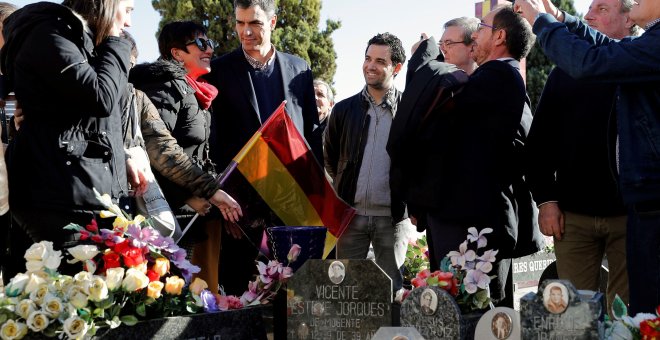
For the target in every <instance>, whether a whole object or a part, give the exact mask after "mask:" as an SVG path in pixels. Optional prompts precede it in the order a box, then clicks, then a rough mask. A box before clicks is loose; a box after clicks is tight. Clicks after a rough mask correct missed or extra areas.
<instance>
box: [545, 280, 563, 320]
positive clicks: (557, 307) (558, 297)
mask: <svg viewBox="0 0 660 340" xmlns="http://www.w3.org/2000/svg"><path fill="white" fill-rule="evenodd" d="M543 305H544V306H545V309H547V310H548V312H550V313H552V314H559V313H563V312H564V311H565V310H566V307H567V306H568V289H567V288H566V286H564V285H563V284H561V283H559V282H553V283H551V284H549V285H547V286H546V287H545V289H544V290H543Z"/></svg>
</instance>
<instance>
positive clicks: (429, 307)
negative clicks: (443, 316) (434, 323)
mask: <svg viewBox="0 0 660 340" xmlns="http://www.w3.org/2000/svg"><path fill="white" fill-rule="evenodd" d="M419 306H420V308H421V309H422V313H423V314H425V315H433V313H435V310H436V309H437V308H438V296H437V295H436V294H435V292H434V291H433V290H432V289H429V288H427V289H425V290H424V291H423V292H422V296H420V298H419Z"/></svg>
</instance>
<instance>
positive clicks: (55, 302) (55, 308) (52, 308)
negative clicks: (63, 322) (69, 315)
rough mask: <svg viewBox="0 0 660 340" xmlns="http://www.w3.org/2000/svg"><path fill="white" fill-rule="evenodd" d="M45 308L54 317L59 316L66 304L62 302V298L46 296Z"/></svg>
mask: <svg viewBox="0 0 660 340" xmlns="http://www.w3.org/2000/svg"><path fill="white" fill-rule="evenodd" d="M42 308H43V310H44V312H46V313H47V314H48V316H50V317H52V318H57V317H58V316H59V315H60V313H62V311H63V310H64V305H63V304H62V300H60V299H59V298H57V297H55V296H49V297H48V298H46V300H45V301H44V305H43V307H42Z"/></svg>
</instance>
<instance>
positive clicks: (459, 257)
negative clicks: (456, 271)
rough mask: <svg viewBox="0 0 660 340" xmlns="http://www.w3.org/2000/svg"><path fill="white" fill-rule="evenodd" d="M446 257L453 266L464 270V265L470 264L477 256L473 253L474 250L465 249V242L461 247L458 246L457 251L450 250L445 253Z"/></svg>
mask: <svg viewBox="0 0 660 340" xmlns="http://www.w3.org/2000/svg"><path fill="white" fill-rule="evenodd" d="M447 256H449V259H450V260H451V264H452V265H453V266H460V267H461V268H464V267H465V265H466V263H470V262H472V261H474V259H476V258H477V254H476V253H475V252H474V250H472V249H470V250H468V249H467V241H465V242H463V243H461V245H460V246H458V251H454V250H452V251H450V252H449V253H447Z"/></svg>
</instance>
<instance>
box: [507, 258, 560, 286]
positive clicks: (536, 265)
mask: <svg viewBox="0 0 660 340" xmlns="http://www.w3.org/2000/svg"><path fill="white" fill-rule="evenodd" d="M555 260H556V258H555V254H554V253H548V252H545V251H541V252H538V253H535V254H532V255H528V256H523V257H519V258H515V259H513V260H512V263H511V267H512V273H513V284H514V285H515V287H516V289H519V288H526V287H532V286H537V285H538V283H539V280H540V278H541V275H542V274H543V272H544V271H545V269H546V268H547V267H548V266H550V265H551V264H552V263H554V262H555Z"/></svg>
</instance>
